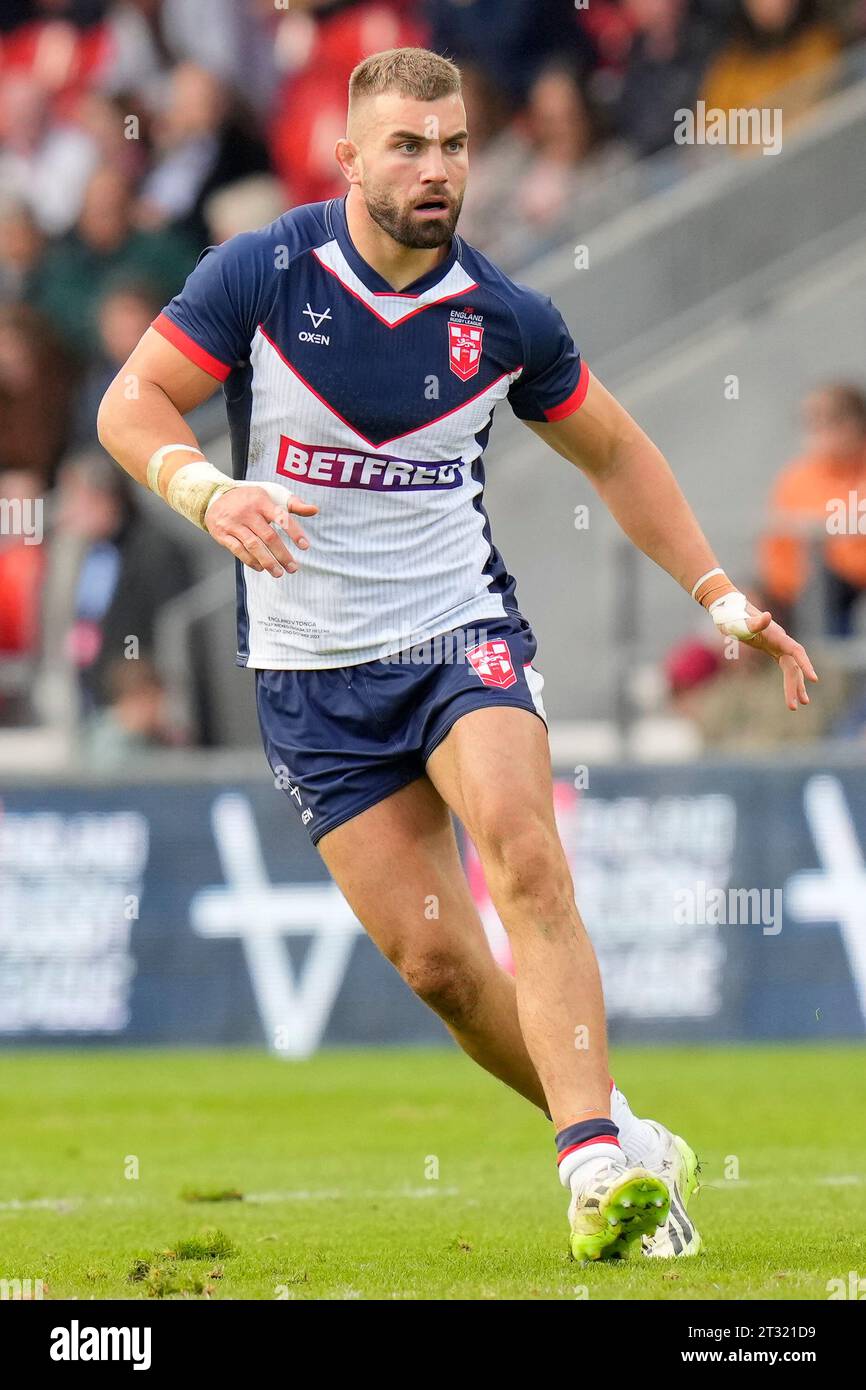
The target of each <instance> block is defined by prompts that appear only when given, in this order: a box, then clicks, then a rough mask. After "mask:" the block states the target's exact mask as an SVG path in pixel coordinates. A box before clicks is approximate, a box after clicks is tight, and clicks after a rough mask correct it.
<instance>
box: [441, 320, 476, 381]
mask: <svg viewBox="0 0 866 1390" xmlns="http://www.w3.org/2000/svg"><path fill="white" fill-rule="evenodd" d="M483 338H484V329H483V328H478V327H476V326H474V325H471V324H468V323H449V325H448V365H449V367H450V368H451V370H452V372H453V373H454V375H455V376H459V378H460V380H461V381H468V380H469V378H470V377H473V376H475V374H476V372H477V371H478V368H479V367H480V366H481V343H482V340H483Z"/></svg>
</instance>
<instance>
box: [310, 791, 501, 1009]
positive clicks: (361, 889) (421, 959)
mask: <svg viewBox="0 0 866 1390" xmlns="http://www.w3.org/2000/svg"><path fill="white" fill-rule="evenodd" d="M318 850H319V853H320V854H321V856H322V858H323V859H324V861H325V864H326V865H327V867H328V869H329V871H330V873H331V875H332V876H333V878H334V880H335V882H336V883H337V885H338V886H339V888H340V890H341V892H342V893H343V895H344V897H345V898H346V901H347V902H348V904H349V906H350V907H351V908H352V911H353V912H354V913H355V916H356V917H357V918H358V921H359V922H360V923H361V924H362V926H363V927H364V928H365V930H366V931H367V932H368V934H369V935H370V937H371V938H372V940H373V941H374V942H375V944H376V945H377V946H378V948H379V950H380V951H381V952H382V953H383V955H385V956H387V958H388V959H389V960H390V961H392V962H393V963H394V965H396V966H397V968H398V969H399V970H400V971H401V973H402V974H404V976H406V978H407V979H409V982H410V984H415V983H417V982H418V981H419V980H421V979H422V978H428V977H436V976H437V975H439V976H441V975H444V974H447V973H449V972H450V971H451V969H452V968H453V966H454V964H455V963H456V962H460V961H466V962H467V963H468V962H469V960H470V958H475V959H476V960H478V961H481V960H486V959H487V958H490V959H492V957H490V951H489V947H488V946H487V938H486V937H485V935H484V929H483V927H482V925H481V919H480V917H479V915H478V910H477V908H476V906H475V902H474V900H473V898H472V894H471V892H470V889H469V884H468V882H467V880H466V875H465V873H464V872H463V865H462V862H461V859H460V851H459V849H458V845H457V839H456V836H455V833H454V825H453V822H452V820H451V815H450V813H449V810H448V807H447V806H446V804H445V802H444V801H443V800H442V797H441V796H440V795H439V793H438V792H437V791H436V789H435V787H434V786H433V785H432V783H431V782H430V781H429V779H428V778H427V777H425V776H422V777H418V778H416V779H415V780H414V781H413V782H410V783H409V784H408V786H405V787H402V788H401V789H400V791H397V792H394V793H393V794H392V795H391V796H388V797H386V798H385V799H384V800H383V801H379V802H377V803H376V804H375V805H374V806H371V807H369V809H368V810H366V811H362V812H361V813H360V814H359V815H357V816H353V817H352V818H351V820H348V821H344V822H343V824H342V825H338V826H337V827H336V828H335V829H334V830H331V831H329V832H328V833H327V834H326V835H323V836H322V838H321V839H320V840H319V843H318Z"/></svg>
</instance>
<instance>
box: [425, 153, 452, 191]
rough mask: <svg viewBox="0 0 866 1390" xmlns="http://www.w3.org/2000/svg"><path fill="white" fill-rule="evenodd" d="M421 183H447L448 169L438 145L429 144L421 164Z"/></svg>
mask: <svg viewBox="0 0 866 1390" xmlns="http://www.w3.org/2000/svg"><path fill="white" fill-rule="evenodd" d="M421 182H422V183H425V184H426V183H447V182H448V171H447V169H446V168H445V161H444V159H443V158H442V151H441V150H440V148H439V146H438V145H433V146H431V147H430V148H429V149H428V150H427V152H426V154H425V156H424V162H423V164H422V165H421Z"/></svg>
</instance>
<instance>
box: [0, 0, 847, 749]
mask: <svg viewBox="0 0 866 1390" xmlns="http://www.w3.org/2000/svg"><path fill="white" fill-rule="evenodd" d="M864 31H866V6H864V0H825V3H821V2H820V0H592V3H591V4H579V3H575V0H291V2H290V0H3V4H2V6H0V499H3V498H6V499H9V500H11V501H12V502H14V501H15V500H16V499H17V501H18V504H19V505H22V506H23V505H24V503H25V502H27V501H28V499H29V500H31V501H35V500H36V499H42V498H44V499H46V513H47V527H48V529H47V538H46V541H45V543H44V544H43V545H40V546H33V545H25V544H24V543H23V541H22V540H21V538H20V537H17V538H16V537H15V536H13V535H11V534H9V528H8V527H7V528H5V529H4V530H0V663H2V661H3V659H4V658H6V659H7V660H8V659H12V660H15V659H26V658H28V657H33V656H34V654H35V653H36V652H37V651H38V649H39V647H40V644H42V645H44V641H45V627H46V622H45V601H46V600H45V586H46V585H48V576H49V575H53V574H55V572H56V571H59V572H60V574H61V575H62V576H63V578H62V581H61V582H60V583H59V584H58V583H57V581H56V579H55V580H54V581H53V583H54V590H53V592H56V593H57V594H59V595H60V596H61V597H62V598H63V602H62V603H60V609H61V610H62V611H63V613H64V615H65V618H64V621H65V623H66V627H65V629H64V631H63V641H64V642H65V644H66V646H67V648H68V651H69V652H70V654H71V657H70V659H72V660H73V661H74V662H75V664H76V667H77V669H78V670H79V672H80V685H81V698H82V700H83V702H84V708H85V710H89V711H91V712H92V714H93V716H94V718H96V717H97V716H98V715H99V714H100V712H102V713H104V712H105V711H106V710H107V709H110V708H112V707H114V706H115V705H116V704H118V702H120V703H121V704H123V703H124V702H125V703H126V707H129V705H130V704H131V705H133V706H135V708H136V709H140V708H143V707H146V708H147V709H149V710H150V711H151V713H152V714H153V717H154V719H155V721H156V722H155V725H154V728H153V729H151V730H150V731H149V733H148V734H147V737H152V738H153V739H155V740H162V739H165V738H167V739H169V741H170V740H171V738H172V737H179V736H180V735H178V734H177V731H175V734H174V735H172V734H171V733H166V731H165V730H164V728H163V727H162V724H161V722H160V719H161V716H159V717H158V716H157V714H155V713H154V711H157V710H158V708H159V707H160V700H159V698H157V691H158V686H159V682H160V677H159V675H158V673H157V672H156V671H155V670H154V669H153V668H152V667H149V666H148V667H145V666H144V665H143V666H142V667H141V673H142V676H146V677H147V680H146V681H144V682H143V684H142V682H139V686H138V688H137V689H136V690H134V691H130V689H129V688H128V687H129V679H128V678H123V679H122V678H121V675H122V673H121V675H119V674H118V670H116V669H114V666H115V665H116V662H117V661H118V660H119V659H121V658H122V655H123V654H122V653H120V652H119V651H118V649H117V646H116V640H115V639H116V636H117V635H118V634H120V633H121V632H123V633H130V632H134V633H137V634H138V635H139V637H140V639H141V641H142V643H143V651H142V660H143V661H144V662H147V661H148V660H149V659H150V657H151V656H152V650H151V642H150V636H151V634H152V630H153V623H154V618H155V615H156V613H157V612H158V611H159V607H160V605H162V604H163V603H165V602H166V601H167V599H169V598H171V597H172V596H174V595H175V594H178V593H181V592H183V589H184V587H185V586H186V585H188V584H189V583H190V582H191V578H192V576H191V574H190V568H189V564H188V562H186V560H185V555H184V552H183V550H182V549H181V548H180V547H179V545H178V543H177V542H176V541H175V540H174V539H169V536H168V534H167V533H162V532H160V531H159V527H158V526H154V525H153V523H152V522H151V520H150V514H149V513H147V514H145V513H142V511H141V507H140V502H139V501H137V500H136V498H135V497H134V496H133V495H132V490H131V489H129V488H128V487H127V486H126V485H125V483H124V482H123V480H122V479H121V480H120V481H118V480H117V477H116V474H117V470H114V473H112V469H111V467H110V466H109V468H108V469H107V470H106V469H105V467H104V462H105V461H104V459H103V460H100V458H99V453H98V450H97V449H96V447H95V446H96V433H95V421H96V411H97V407H98V404H99V401H100V399H101V396H102V394H103V392H104V390H105V388H106V386H107V384H108V382H109V381H110V380H111V379H112V377H113V376H114V375H115V374H116V372H117V370H118V368H119V367H120V365H121V364H122V363H123V362H124V360H125V359H126V357H127V356H128V354H129V352H130V351H131V349H132V348H133V347H134V345H135V343H136V342H137V341H138V339H139V338H140V336H141V334H142V333H143V332H144V330H145V329H146V327H147V325H148V324H149V323H150V321H151V320H152V318H153V317H154V316H155V314H156V313H157V312H158V310H159V309H160V308H161V307H162V305H163V304H164V303H165V302H166V301H167V300H168V299H169V298H170V297H171V296H172V295H173V294H174V293H175V292H176V291H177V290H178V289H179V288H180V286H181V285H182V283H183V280H184V278H185V277H186V275H187V274H188V272H189V271H190V270H191V269H192V267H193V265H194V263H195V260H196V257H197V255H198V253H199V251H200V250H201V248H202V247H203V246H205V245H207V244H214V243H219V242H221V241H223V240H225V239H226V238H227V237H229V236H232V235H234V234H235V233H237V232H239V231H243V230H246V229H248V228H251V227H256V226H261V225H263V224H265V223H267V222H269V221H271V220H272V219H274V218H275V217H277V216H278V215H279V214H280V213H281V212H282V211H284V210H285V209H287V208H290V207H292V206H295V205H297V204H301V203H305V202H309V201H313V200H316V199H321V198H326V197H330V196H332V195H337V194H341V193H342V192H343V191H344V184H343V182H342V178H341V176H340V175H339V174H338V172H337V170H336V166H335V163H334V160H333V146H334V142H335V140H336V139H337V137H338V136H339V135H340V134H341V133H343V130H344V121H345V103H346V88H347V82H348V77H349V74H350V72H351V70H352V68H353V67H354V66H355V64H356V63H358V62H359V61H360V60H361V59H362V58H364V57H365V56H367V55H368V54H370V53H372V52H376V51H379V50H382V49H386V48H390V47H395V46H400V45H404V44H424V45H426V46H429V47H431V48H433V49H435V50H437V51H439V52H443V53H446V54H448V55H449V56H451V57H453V58H454V59H455V60H456V61H457V62H458V63H459V64H460V65H461V68H462V70H463V74H464V84H465V97H466V104H467V109H468V115H469V124H470V129H471V133H472V143H471V152H472V153H471V158H472V177H471V180H470V186H469V192H468V194H467V198H466V203H465V206H464V214H463V219H462V222H461V230H462V231H463V232H464V234H465V235H466V237H467V238H468V239H469V240H471V241H472V242H474V243H475V244H476V245H478V246H479V247H480V248H481V249H482V250H485V251H487V252H488V253H489V254H490V255H492V256H493V258H494V259H496V260H497V261H499V262H500V263H501V264H502V265H503V266H504V267H505V268H506V269H508V270H516V269H518V268H519V266H520V265H521V264H523V263H525V262H526V261H528V260H529V259H531V258H532V257H533V256H535V255H537V254H538V253H539V251H540V250H543V249H544V248H545V247H547V246H551V245H554V244H556V243H558V242H559V241H560V240H561V239H562V238H563V237H564V236H571V235H573V234H575V233H576V234H578V235H579V234H580V231H581V228H585V227H586V226H588V225H590V224H591V223H592V222H593V220H594V219H598V218H600V217H601V216H603V215H604V213H605V211H606V209H609V208H610V207H611V206H612V205H613V204H612V199H614V198H615V197H616V196H620V197H621V192H622V189H623V188H624V187H625V188H627V187H628V183H627V180H628V178H629V176H630V173H631V171H634V170H635V169H636V168H639V167H644V163H643V162H644V161H646V159H647V158H648V157H658V158H660V159H661V158H667V157H668V154H667V153H666V152H670V157H672V158H688V156H689V151H687V150H675V149H674V148H673V141H674V129H675V119H674V112H675V111H676V110H678V109H681V108H687V107H692V106H694V103H695V102H696V101H697V100H699V99H703V100H705V101H706V102H707V104H708V105H711V106H723V107H728V106H742V105H757V104H761V103H762V102H764V101H767V100H769V99H770V98H772V99H773V100H774V102H776V104H779V103H780V102H782V103H783V104H784V107H785V111H786V118H787V117H788V115H790V116H791V117H798V116H802V115H803V114H804V113H806V112H807V111H808V110H809V108H810V106H811V105H812V104H813V103H814V102H815V101H817V100H818V99H819V98H820V97H821V96H822V95H824V94H825V93H826V92H827V91H829V90H830V89H831V87H832V84H833V82H834V80H835V73H836V70H837V66H838V62H839V55H840V53H841V50H842V48H843V47H844V45H845V44H846V43H848V42H850V41H852V40H855V39H857V38H858V37H861V36H862V35H863V33H864ZM779 93H783V94H786V95H784V97H781V96H779V95H778V94H779ZM623 180H625V181H626V182H625V183H623ZM617 190H619V194H617ZM82 498H84V501H82ZM61 542H62V547H61ZM154 546H161V547H162V549H161V550H160V555H161V557H162V560H163V563H161V564H160V566H159V567H157V566H156V565H154V564H153V562H152V559H151V563H150V564H143V563H141V562H140V557H141V556H142V555H144V554H149V555H150V556H151V557H152V555H153V553H154V552H153V547H154ZM52 547H57V548H58V549H60V548H63V549H64V552H65V559H64V562H63V563H62V564H55V563H54V560H53V558H52V555H51V550H52ZM25 552H26V553H25ZM66 552H68V554H66ZM73 557H75V558H73ZM136 557H139V558H138V559H137V558H136ZM157 569H158V571H159V575H158V578H156V577H155V576H156V574H157ZM789 569H790V565H789ZM57 602H58V603H59V602H60V600H59V599H58V600H57ZM53 616H54V615H53ZM55 626H56V623H55ZM112 634H114V635H112ZM124 680H125V681H126V683H125V684H124ZM148 681H149V682H150V684H149V685H148V684H147V682H148ZM133 684H135V682H133ZM145 686H147V688H146V689H145ZM21 717H22V715H21V709H20V699H19V697H18V696H17V695H10V694H9V691H8V689H5V688H4V687H3V685H2V683H0V723H2V722H4V720H5V722H7V723H9V722H12V721H13V720H14V719H17V718H21ZM133 722H135V720H134V721H133ZM103 732H104V731H103ZM141 736H142V735H141V731H140V730H139V729H136V732H135V737H136V738H138V737H141ZM109 744H110V740H107V741H106V746H108V745H109Z"/></svg>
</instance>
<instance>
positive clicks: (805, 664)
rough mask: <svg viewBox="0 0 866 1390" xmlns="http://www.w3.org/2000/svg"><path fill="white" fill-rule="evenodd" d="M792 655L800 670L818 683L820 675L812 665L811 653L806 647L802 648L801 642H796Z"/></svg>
mask: <svg viewBox="0 0 866 1390" xmlns="http://www.w3.org/2000/svg"><path fill="white" fill-rule="evenodd" d="M791 655H792V656H793V658H794V660H795V661H796V663H797V665H798V666H799V668H800V670H801V671H805V673H806V675H807V676H808V677H809V680H810V681H816V680H817V679H818V673H817V671H816V670H815V667H814V666H813V665H812V662H811V661H810V660H809V653H808V652H807V651H806V648H805V647H803V646H801V645H800V643H799V642H795V643H794V646H793V649H792V651H791Z"/></svg>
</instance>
